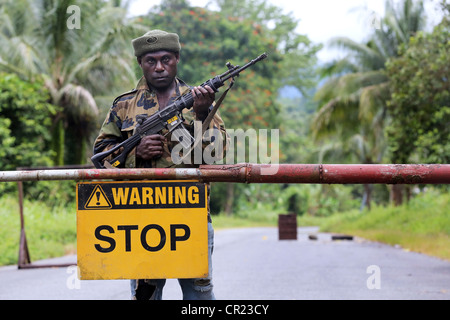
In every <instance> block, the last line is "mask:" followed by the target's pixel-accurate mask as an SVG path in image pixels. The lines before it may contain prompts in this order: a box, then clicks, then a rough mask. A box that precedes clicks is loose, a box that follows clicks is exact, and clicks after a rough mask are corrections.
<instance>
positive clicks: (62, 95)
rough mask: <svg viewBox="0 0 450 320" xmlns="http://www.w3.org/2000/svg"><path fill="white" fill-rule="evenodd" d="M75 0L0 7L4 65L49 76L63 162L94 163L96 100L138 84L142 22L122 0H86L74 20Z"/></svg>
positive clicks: (0, 65) (8, 2)
mask: <svg viewBox="0 0 450 320" xmlns="http://www.w3.org/2000/svg"><path fill="white" fill-rule="evenodd" d="M72 2H73V1H68V0H43V1H14V0H3V1H2V2H1V4H0V44H1V45H0V70H3V71H6V72H9V73H14V74H17V75H19V77H20V78H22V79H25V80H28V81H34V80H35V79H36V78H42V79H44V83H43V85H44V86H45V87H46V88H47V89H48V91H49V93H50V102H51V103H52V104H54V105H57V106H60V107H61V109H59V110H58V112H57V114H55V115H53V120H55V122H57V124H56V125H55V126H54V127H53V128H52V129H53V133H52V135H53V143H52V147H53V150H54V159H53V160H54V162H55V164H57V165H63V164H64V162H65V163H66V164H71V163H74V164H82V163H85V162H86V160H87V159H86V158H87V150H91V149H92V147H91V145H90V143H89V146H88V140H90V139H91V135H92V134H93V132H94V131H97V124H98V123H97V116H98V107H97V103H96V101H95V98H94V97H98V96H102V95H108V94H112V91H114V90H117V88H119V86H123V85H124V84H125V85H126V86H127V89H128V88H129V87H131V86H132V85H131V83H134V82H135V78H134V72H133V69H132V68H131V67H130V66H131V62H132V61H133V60H132V53H131V51H130V50H129V46H130V42H129V41H130V38H131V34H132V32H133V31H134V30H135V29H134V28H135V26H134V25H133V24H132V21H130V20H129V19H127V18H126V14H125V9H124V8H121V7H118V6H116V4H117V1H103V0H95V1H92V0H89V1H86V0H82V1H81V0H80V1H77V2H76V6H77V7H78V8H79V9H80V11H79V13H80V15H79V16H78V17H72V16H71V14H70V11H69V12H67V9H68V7H69V6H70V5H71V4H73V3H72ZM70 19H79V20H80V21H79V22H80V28H75V29H73V28H69V27H68V22H69V20H70ZM127 58H128V59H127ZM111 66H114V67H111ZM127 84H128V85H127ZM121 90H123V89H121ZM110 99H111V100H112V99H113V98H112V97H111V98H110ZM73 137H76V139H71V138H73ZM64 138H67V141H64Z"/></svg>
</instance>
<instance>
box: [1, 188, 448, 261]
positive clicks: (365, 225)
mask: <svg viewBox="0 0 450 320" xmlns="http://www.w3.org/2000/svg"><path fill="white" fill-rule="evenodd" d="M0 207H1V208H2V228H0V238H1V239H2V241H1V242H0V252H1V253H2V254H1V255H0V265H9V264H17V258H18V250H19V237H20V219H19V205H18V200H17V197H13V196H7V197H1V198H0ZM24 212H25V230H26V235H27V241H28V247H29V250H30V255H31V259H32V261H36V260H39V259H45V258H50V257H58V256H62V255H66V254H75V253H76V210H75V203H72V204H67V203H64V204H62V205H55V206H53V207H49V206H48V205H46V204H45V203H44V202H42V201H30V200H25V201H24ZM279 213H280V211H279V210H273V209H272V210H270V208H268V207H266V208H264V209H262V210H260V209H258V210H257V209H253V210H246V211H245V212H237V213H236V214H234V215H226V214H223V213H222V214H219V215H214V216H213V225H214V228H215V230H220V229H225V228H244V227H276V226H277V221H278V220H277V219H278V214H279ZM282 213H285V212H282ZM298 226H300V227H302V226H303V227H304V226H319V227H320V232H331V233H344V234H350V235H354V236H358V237H361V238H364V239H367V240H372V241H378V242H382V243H386V244H390V245H398V246H401V247H402V248H403V249H404V250H411V251H415V252H421V253H424V254H428V255H431V256H435V257H438V258H441V259H446V260H450V195H449V194H448V193H441V192H439V191H438V190H435V189H430V190H427V192H425V193H422V194H420V195H418V196H416V197H415V198H414V199H412V200H411V201H410V202H409V203H405V204H403V205H401V206H393V205H388V206H381V205H380V206H375V207H373V208H372V209H371V210H370V211H368V210H364V211H362V212H361V211H359V210H350V211H346V212H337V213H334V214H332V215H329V216H313V215H311V214H304V215H302V216H299V218H298Z"/></svg>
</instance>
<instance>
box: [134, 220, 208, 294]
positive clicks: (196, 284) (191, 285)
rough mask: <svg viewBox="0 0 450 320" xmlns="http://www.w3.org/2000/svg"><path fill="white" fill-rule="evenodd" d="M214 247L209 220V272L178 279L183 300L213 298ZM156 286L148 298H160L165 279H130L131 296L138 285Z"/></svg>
mask: <svg viewBox="0 0 450 320" xmlns="http://www.w3.org/2000/svg"><path fill="white" fill-rule="evenodd" d="M213 249H214V229H213V226H212V224H211V223H210V222H208V265H209V272H208V277H206V278H197V279H178V282H179V284H180V287H181V291H182V292H183V300H215V297H214V293H213V284H212V263H211V255H212V252H213ZM144 282H145V284H148V285H152V286H156V288H155V291H154V293H153V294H152V296H151V298H150V300H162V294H163V289H164V285H165V284H166V279H153V280H130V285H131V297H132V299H136V290H137V289H138V287H139V286H140V285H144Z"/></svg>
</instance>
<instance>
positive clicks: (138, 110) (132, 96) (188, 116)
mask: <svg viewBox="0 0 450 320" xmlns="http://www.w3.org/2000/svg"><path fill="white" fill-rule="evenodd" d="M176 84H177V85H176V89H175V92H174V94H173V95H172V97H171V99H170V100H169V102H168V104H170V103H172V102H173V101H174V100H175V99H176V98H177V97H179V96H180V95H182V94H184V93H185V92H187V91H188V90H190V89H191V88H192V87H190V86H188V85H187V84H186V83H184V82H183V81H182V80H181V79H178V78H176ZM157 111H159V104H158V99H157V97H156V93H155V92H153V91H152V90H151V89H150V88H149V87H148V85H147V81H146V80H145V78H144V77H142V78H141V79H140V80H139V82H138V84H137V86H136V89H134V90H132V91H130V92H127V93H124V94H122V95H120V96H118V97H117V98H116V99H115V100H114V102H113V105H112V107H111V108H110V110H109V112H108V114H107V116H106V119H105V121H104V123H103V125H102V127H101V129H100V134H99V135H98V137H97V139H96V140H95V143H94V154H96V153H99V152H102V151H106V150H109V149H111V148H112V147H114V146H115V145H116V144H118V143H120V142H122V141H124V140H125V139H127V138H129V137H130V136H131V135H132V134H133V131H134V129H135V127H136V124H137V117H138V116H141V115H147V116H150V115H152V114H154V113H155V112H157ZM183 117H184V119H185V121H184V125H185V127H186V129H188V130H189V131H190V132H191V134H192V136H194V121H195V120H197V119H196V115H195V113H194V111H193V109H192V108H191V109H184V110H183ZM209 128H210V129H213V128H215V129H219V130H220V134H221V137H222V142H223V149H222V150H223V152H222V154H221V155H220V157H223V156H224V154H225V147H226V145H227V143H226V141H227V140H226V139H228V136H227V134H226V130H225V125H224V123H223V121H222V119H221V117H220V116H219V114H218V112H217V113H216V114H215V116H214V118H213V119H212V121H211V122H210V125H209ZM161 134H162V135H165V134H167V130H166V129H164V130H163V131H162V132H161ZM212 140H214V139H212ZM166 141H167V142H166V143H165V144H164V153H163V156H162V157H160V158H158V159H156V160H151V161H146V162H144V161H143V160H142V159H139V158H137V157H136V148H134V149H133V150H132V151H131V152H130V153H129V154H128V156H127V159H126V162H125V167H127V168H145V167H151V168H168V167H175V166H176V167H186V166H187V165H183V164H180V165H175V164H174V163H173V162H172V158H171V151H172V149H173V147H174V146H175V144H176V143H177V142H174V141H171V134H170V133H169V134H168V135H167V136H166ZM211 143H214V142H211ZM202 146H203V148H205V147H206V146H207V144H206V143H203V144H202ZM115 156H117V154H113V155H112V156H110V157H109V158H107V159H106V160H110V159H112V158H114V157H115ZM192 163H193V161H192Z"/></svg>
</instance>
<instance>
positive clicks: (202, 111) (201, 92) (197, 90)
mask: <svg viewBox="0 0 450 320" xmlns="http://www.w3.org/2000/svg"><path fill="white" fill-rule="evenodd" d="M192 96H193V97H194V105H193V108H194V112H195V113H196V114H197V118H198V119H199V120H202V121H203V120H205V118H206V117H207V116H208V109H209V107H210V106H211V105H212V103H213V102H214V100H215V93H214V90H213V89H211V87H210V86H205V87H200V86H199V87H194V89H192Z"/></svg>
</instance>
